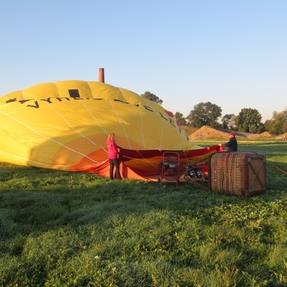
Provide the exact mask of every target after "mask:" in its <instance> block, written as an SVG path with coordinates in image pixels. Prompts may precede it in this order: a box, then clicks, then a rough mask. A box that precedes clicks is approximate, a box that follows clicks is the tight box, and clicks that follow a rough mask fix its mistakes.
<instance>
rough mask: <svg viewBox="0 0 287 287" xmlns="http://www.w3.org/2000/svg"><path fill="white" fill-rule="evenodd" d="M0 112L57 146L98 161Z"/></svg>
mask: <svg viewBox="0 0 287 287" xmlns="http://www.w3.org/2000/svg"><path fill="white" fill-rule="evenodd" d="M0 113H1V114H2V115H4V116H6V117H8V118H10V119H12V120H14V121H15V122H17V123H18V124H20V125H22V126H23V127H25V128H26V129H28V130H30V131H32V132H34V133H35V134H38V135H40V136H41V137H43V138H45V139H47V140H48V141H51V142H54V143H56V144H58V145H59V146H62V147H65V148H66V149H67V150H69V151H71V152H73V153H76V154H79V155H81V156H83V157H85V158H87V159H89V160H91V161H92V162H94V163H99V162H98V161H95V160H94V159H92V158H90V157H89V156H87V155H85V154H83V153H81V152H79V151H76V150H75V149H73V148H70V147H69V146H67V145H65V144H63V143H61V142H59V141H57V140H55V139H52V138H47V137H46V136H45V135H44V136H43V135H42V134H41V133H40V132H39V131H37V130H35V129H33V128H31V127H29V125H27V124H25V123H23V122H22V121H19V120H17V119H16V118H15V117H11V116H10V115H9V114H7V113H4V112H3V111H0Z"/></svg>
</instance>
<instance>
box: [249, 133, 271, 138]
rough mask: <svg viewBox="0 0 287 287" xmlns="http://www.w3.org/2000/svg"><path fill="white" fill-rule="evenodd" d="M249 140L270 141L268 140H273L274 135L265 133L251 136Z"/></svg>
mask: <svg viewBox="0 0 287 287" xmlns="http://www.w3.org/2000/svg"><path fill="white" fill-rule="evenodd" d="M248 138H250V139H268V138H272V134H270V133H269V132H263V133H261V134H249V135H248Z"/></svg>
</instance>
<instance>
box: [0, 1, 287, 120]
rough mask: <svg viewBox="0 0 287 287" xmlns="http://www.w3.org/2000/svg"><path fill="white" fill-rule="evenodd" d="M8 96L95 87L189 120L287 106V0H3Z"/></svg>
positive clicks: (2, 84)
mask: <svg viewBox="0 0 287 287" xmlns="http://www.w3.org/2000/svg"><path fill="white" fill-rule="evenodd" d="M0 36H1V38H0V65H1V68H0V94H1V95H2V94H5V93H8V92H10V91H13V90H17V89H22V88H24V87H27V86H30V85H33V84H37V83H39V82H49V81H57V80H66V79H78V80H97V76H98V67H104V68H105V71H106V82H107V83H110V84H112V85H115V86H120V87H125V88H128V89H130V90H133V91H135V92H137V93H139V94H141V93H143V92H144V91H146V90H149V91H151V92H153V93H155V94H156V95H157V96H159V97H160V98H161V99H162V100H163V101H164V102H163V106H164V107H165V108H167V109H169V110H172V111H174V112H175V111H179V112H181V113H183V114H184V115H185V116H186V115H188V113H189V112H190V110H191V109H192V108H193V106H194V105H195V104H197V103H199V102H206V101H211V102H212V103H215V104H217V105H219V106H221V107H222V109H223V115H224V114H226V113H236V114H237V113H238V112H239V111H240V109H241V108H244V107H251V108H256V109H258V111H259V112H260V113H261V114H262V115H263V119H267V118H270V117H271V116H272V112H273V111H282V110H283V109H285V108H286V107H287V100H286V99H287V1H285V0H282V1H280V0H268V1H267V0H240V1H235V0H234V1H233V0H226V1H225V0H186V1H184V0H177V1H175V0H174V1H169V0H165V1H164V0H158V1H157V0H153V1H152V0H145V1H137V0H102V1H98V0H94V1H92V0H81V1H76V0H57V1H56V0H42V1H39V0H37V1H36V0H34V1H32V0H25V1H24V0H23V1H22V0H18V1H16V0H9V1H4V0H2V1H1V3H0Z"/></svg>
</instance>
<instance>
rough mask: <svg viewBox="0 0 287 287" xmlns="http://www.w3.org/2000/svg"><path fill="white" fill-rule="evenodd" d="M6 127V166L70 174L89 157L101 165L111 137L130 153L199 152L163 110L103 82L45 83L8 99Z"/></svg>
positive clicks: (0, 151)
mask: <svg viewBox="0 0 287 287" xmlns="http://www.w3.org/2000/svg"><path fill="white" fill-rule="evenodd" d="M69 90H78V93H79V95H80V98H73V97H71V94H70V92H69ZM0 123H1V126H0V139H1V140H0V161H1V162H9V163H15V164H21V165H32V166H39V167H47V168H57V169H65V170H69V169H70V168H71V166H74V165H76V164H77V163H79V162H80V161H81V159H83V158H87V159H88V160H89V162H90V164H91V165H93V164H97V163H99V162H101V161H103V160H105V155H106V147H105V141H106V137H107V135H108V134H109V133H111V132H114V133H115V135H116V140H117V143H118V145H120V146H122V147H124V148H127V149H159V150H166V149H169V150H185V149H191V148H196V147H195V146H192V145H191V143H190V141H189V140H188V139H187V137H186V134H185V132H184V131H183V130H180V129H179V127H177V125H176V122H175V119H174V118H173V117H170V116H168V115H167V114H166V112H165V110H164V108H163V107H162V106H160V105H158V104H156V103H154V102H151V101H149V100H146V99H144V98H142V97H140V96H138V95H137V94H135V93H133V92H131V91H128V90H126V89H121V88H116V87H113V86H111V85H107V84H104V83H99V82H84V81H62V82H57V83H45V84H39V85H36V86H33V87H30V88H27V89H23V90H22V91H17V92H13V93H10V94H8V95H6V96H2V97H0ZM90 155H92V157H91V156H90Z"/></svg>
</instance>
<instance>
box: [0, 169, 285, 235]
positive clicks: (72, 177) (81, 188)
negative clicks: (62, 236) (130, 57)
mask: <svg viewBox="0 0 287 287" xmlns="http://www.w3.org/2000/svg"><path fill="white" fill-rule="evenodd" d="M282 165H283V168H285V169H286V168H287V164H282ZM268 171H269V172H268V174H269V189H268V191H267V192H266V193H265V194H262V195H259V196H255V197H252V198H246V199H244V198H236V197H232V196H224V195H219V194H214V193H211V192H207V191H203V190H201V189H200V188H198V187H194V186H191V185H180V186H178V187H175V186H172V185H160V184H158V183H145V182H138V181H125V180H123V181H110V180H106V179H102V178H98V177H96V176H93V175H89V174H81V173H68V172H60V171H52V170H47V169H38V168H15V167H14V166H8V165H6V166H2V168H1V169H0V176H1V181H2V185H1V189H0V215H1V220H0V224H1V226H0V230H1V233H0V239H1V240H6V239H7V240H8V239H11V238H13V237H17V235H20V234H26V235H28V234H30V233H35V234H38V233H41V232H46V231H48V230H51V229H58V228H61V227H67V226H71V227H73V228H74V227H75V228H78V227H79V226H81V225H86V224H94V223H99V222H102V221H104V220H107V219H108V218H110V217H113V216H121V217H126V216H130V215H132V214H134V215H135V216H144V215H145V214H148V213H152V212H155V211H159V210H161V211H163V210H164V211H166V212H170V213H172V214H174V215H176V216H182V215H183V216H184V215H188V216H191V217H195V218H198V217H201V218H202V219H203V221H204V222H205V224H207V225H211V224H213V220H214V219H213V218H212V217H210V218H209V215H210V213H209V212H206V211H208V210H213V209H214V208H215V207H216V206H222V205H225V204H228V205H238V206H245V205H248V204H251V205H252V204H254V203H258V202H259V203H262V204H264V203H268V202H270V201H274V200H278V199H281V198H284V197H286V196H285V193H284V192H282V190H284V187H285V186H286V185H287V177H283V176H282V175H280V174H277V173H276V172H274V170H273V168H272V167H268ZM203 214H205V215H206V216H204V218H203V217H202V215H203Z"/></svg>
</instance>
